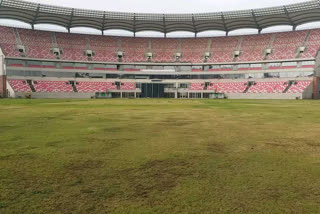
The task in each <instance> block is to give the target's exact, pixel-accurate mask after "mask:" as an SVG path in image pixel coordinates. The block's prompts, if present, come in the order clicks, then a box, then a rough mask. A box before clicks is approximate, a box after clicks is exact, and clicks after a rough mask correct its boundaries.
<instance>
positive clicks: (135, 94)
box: [134, 91, 137, 99]
mask: <svg viewBox="0 0 320 214" xmlns="http://www.w3.org/2000/svg"><path fill="white" fill-rule="evenodd" d="M134 98H135V99H136V98H137V92H136V91H135V92H134Z"/></svg>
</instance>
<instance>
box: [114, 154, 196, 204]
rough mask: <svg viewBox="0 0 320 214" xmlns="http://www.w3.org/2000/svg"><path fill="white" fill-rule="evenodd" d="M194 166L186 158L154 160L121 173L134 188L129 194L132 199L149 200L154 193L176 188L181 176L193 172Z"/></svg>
mask: <svg viewBox="0 0 320 214" xmlns="http://www.w3.org/2000/svg"><path fill="white" fill-rule="evenodd" d="M193 166H194V165H193V163H192V162H190V161H184V160H177V159H167V160H153V161H150V162H148V163H146V164H144V165H142V166H141V167H139V168H134V169H129V170H124V171H122V172H121V173H120V174H121V176H122V177H124V178H125V179H126V180H127V181H128V183H129V184H130V186H131V188H132V192H131V193H130V194H129V195H128V197H129V199H130V200H147V199H148V198H149V197H150V196H151V194H153V193H155V194H158V195H159V194H160V195H161V194H163V193H166V192H169V191H170V190H172V189H173V188H175V187H176V186H177V185H178V184H179V182H180V178H182V177H183V178H185V177H186V176H189V175H191V174H192V171H193V170H194V168H193Z"/></svg>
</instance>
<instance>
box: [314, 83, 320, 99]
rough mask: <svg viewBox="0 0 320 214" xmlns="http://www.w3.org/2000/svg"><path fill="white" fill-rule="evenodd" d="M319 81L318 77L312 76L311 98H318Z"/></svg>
mask: <svg viewBox="0 0 320 214" xmlns="http://www.w3.org/2000/svg"><path fill="white" fill-rule="evenodd" d="M319 82H320V77H313V99H314V100H317V99H319V90H320V87H319V84H320V83H319Z"/></svg>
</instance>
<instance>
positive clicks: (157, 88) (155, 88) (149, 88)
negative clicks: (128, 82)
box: [141, 83, 165, 98]
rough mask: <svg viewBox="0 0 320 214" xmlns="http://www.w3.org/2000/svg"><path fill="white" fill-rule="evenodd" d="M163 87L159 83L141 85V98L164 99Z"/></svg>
mask: <svg viewBox="0 0 320 214" xmlns="http://www.w3.org/2000/svg"><path fill="white" fill-rule="evenodd" d="M164 87H165V85H164V84H161V83H142V84H141V98H164V97H165V93H164Z"/></svg>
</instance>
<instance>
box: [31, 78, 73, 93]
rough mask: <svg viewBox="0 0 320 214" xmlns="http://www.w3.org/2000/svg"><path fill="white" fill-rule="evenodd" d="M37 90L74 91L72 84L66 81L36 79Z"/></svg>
mask: <svg viewBox="0 0 320 214" xmlns="http://www.w3.org/2000/svg"><path fill="white" fill-rule="evenodd" d="M33 86H34V88H35V90H36V92H73V88H72V85H71V84H69V82H66V81H43V80H40V81H34V82H33Z"/></svg>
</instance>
